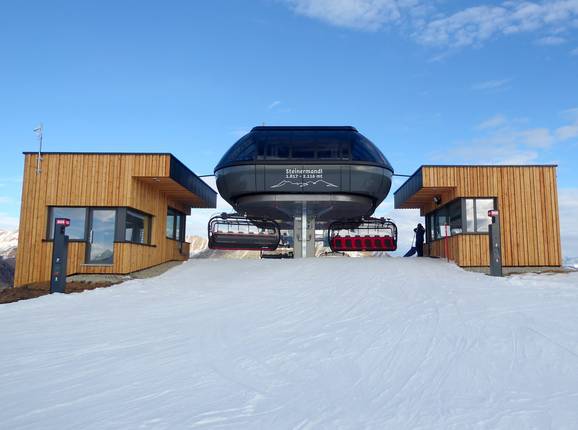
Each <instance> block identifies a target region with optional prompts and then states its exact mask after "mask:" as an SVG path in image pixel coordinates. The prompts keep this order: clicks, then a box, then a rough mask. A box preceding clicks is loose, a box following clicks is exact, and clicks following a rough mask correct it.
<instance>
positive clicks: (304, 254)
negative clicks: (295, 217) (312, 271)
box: [301, 202, 307, 258]
mask: <svg viewBox="0 0 578 430" xmlns="http://www.w3.org/2000/svg"><path fill="white" fill-rule="evenodd" d="M301 257H302V258H305V257H307V203H306V202H303V204H302V206H301Z"/></svg>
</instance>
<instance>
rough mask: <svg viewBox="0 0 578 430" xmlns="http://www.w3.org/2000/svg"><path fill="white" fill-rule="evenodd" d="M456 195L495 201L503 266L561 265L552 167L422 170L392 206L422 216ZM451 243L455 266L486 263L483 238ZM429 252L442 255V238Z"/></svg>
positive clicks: (461, 238)
mask: <svg viewBox="0 0 578 430" xmlns="http://www.w3.org/2000/svg"><path fill="white" fill-rule="evenodd" d="M418 185H419V186H418ZM434 196H439V197H441V204H440V205H436V204H435V203H434V201H433V197H434ZM460 197H465V198H468V197H470V198H476V197H477V198H484V197H494V198H496V199H497V209H498V210H499V211H500V218H501V230H502V231H501V243H502V263H503V265H504V266H512V267H519V266H560V265H561V261H562V255H561V244H560V222H559V215H558V191H557V184H556V166H422V167H421V169H419V170H418V172H416V174H415V175H414V176H413V177H412V178H410V179H409V180H408V181H407V182H406V184H404V185H402V186H401V187H400V189H399V190H398V191H396V208H418V209H420V210H421V214H422V216H423V215H426V214H428V213H430V212H432V211H434V210H435V209H436V208H437V207H439V206H441V205H444V204H446V203H448V202H450V201H452V200H454V199H456V198H460ZM450 241H451V243H452V247H453V248H452V249H455V256H454V258H453V259H454V261H456V263H457V264H459V265H460V266H464V267H465V266H487V265H488V261H489V260H488V252H489V251H488V247H489V245H488V237H487V235H485V234H482V235H478V234H472V235H470V234H461V235H457V236H455V237H452V238H450ZM438 242H441V244H440V243H438ZM428 248H429V249H430V253H431V255H436V256H444V254H443V240H440V241H434V242H432V243H431V244H430V245H428Z"/></svg>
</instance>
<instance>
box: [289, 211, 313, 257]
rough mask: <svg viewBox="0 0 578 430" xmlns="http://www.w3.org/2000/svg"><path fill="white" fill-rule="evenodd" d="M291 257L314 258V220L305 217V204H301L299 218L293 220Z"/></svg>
mask: <svg viewBox="0 0 578 430" xmlns="http://www.w3.org/2000/svg"><path fill="white" fill-rule="evenodd" d="M293 256H294V257H295V258H306V257H315V218H314V217H311V216H308V215H307V203H306V202H303V204H302V207H301V216H296V217H294V218H293Z"/></svg>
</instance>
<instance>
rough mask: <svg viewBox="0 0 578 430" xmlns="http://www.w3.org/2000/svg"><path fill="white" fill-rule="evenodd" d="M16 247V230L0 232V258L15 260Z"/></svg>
mask: <svg viewBox="0 0 578 430" xmlns="http://www.w3.org/2000/svg"><path fill="white" fill-rule="evenodd" d="M17 246H18V230H14V231H10V230H0V257H5V258H15V257H16V247H17Z"/></svg>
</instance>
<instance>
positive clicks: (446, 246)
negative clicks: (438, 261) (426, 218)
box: [444, 224, 450, 261]
mask: <svg viewBox="0 0 578 430" xmlns="http://www.w3.org/2000/svg"><path fill="white" fill-rule="evenodd" d="M444 227H445V229H446V237H445V238H444V248H445V254H446V261H450V256H449V251H448V248H449V247H448V225H447V224H445V225H444Z"/></svg>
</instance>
